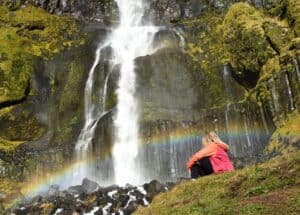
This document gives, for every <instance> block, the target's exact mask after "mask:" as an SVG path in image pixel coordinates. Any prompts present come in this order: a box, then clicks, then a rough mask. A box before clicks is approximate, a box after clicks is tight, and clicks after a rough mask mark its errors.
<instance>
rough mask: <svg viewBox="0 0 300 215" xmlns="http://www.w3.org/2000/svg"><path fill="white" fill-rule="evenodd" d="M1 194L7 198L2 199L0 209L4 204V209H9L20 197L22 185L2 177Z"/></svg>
mask: <svg viewBox="0 0 300 215" xmlns="http://www.w3.org/2000/svg"><path fill="white" fill-rule="evenodd" d="M0 193H1V194H2V195H4V196H5V198H4V199H0V208H1V204H3V206H4V208H8V207H9V206H11V205H12V204H13V203H14V202H13V201H14V200H15V199H16V198H18V197H19V196H20V194H21V184H20V183H18V182H17V181H14V180H11V179H7V178H2V177H0Z"/></svg>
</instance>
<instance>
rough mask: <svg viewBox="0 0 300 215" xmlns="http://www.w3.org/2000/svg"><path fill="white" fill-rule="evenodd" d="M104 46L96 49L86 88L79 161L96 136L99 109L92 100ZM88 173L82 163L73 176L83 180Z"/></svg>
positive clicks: (79, 143) (77, 151)
mask: <svg viewBox="0 0 300 215" xmlns="http://www.w3.org/2000/svg"><path fill="white" fill-rule="evenodd" d="M102 48H103V46H99V47H98V48H97V50H96V56H95V60H94V63H93V66H92V68H91V70H90V71H89V75H88V79H87V82H86V85H85V90H84V120H85V122H84V127H83V129H82V130H81V132H80V135H79V138H78V141H77V143H76V146H75V152H76V159H77V161H82V160H85V159H86V158H87V156H88V153H89V151H90V148H91V142H92V139H93V137H94V132H95V128H96V126H97V119H96V117H97V116H98V115H99V113H100V110H98V109H97V108H96V106H95V104H93V102H92V92H93V87H94V73H95V69H96V67H97V65H98V64H99V61H100V55H101V50H102ZM87 175H88V170H87V169H86V168H84V167H82V166H81V165H79V166H78V168H77V172H75V174H74V176H73V180H76V181H81V180H82V179H83V178H84V177H86V176H87Z"/></svg>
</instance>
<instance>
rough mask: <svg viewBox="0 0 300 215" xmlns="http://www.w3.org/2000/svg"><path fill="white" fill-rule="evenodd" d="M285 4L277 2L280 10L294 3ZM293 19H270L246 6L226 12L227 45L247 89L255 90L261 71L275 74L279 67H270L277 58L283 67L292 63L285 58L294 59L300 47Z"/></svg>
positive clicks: (224, 34) (235, 7)
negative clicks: (291, 20)
mask: <svg viewBox="0 0 300 215" xmlns="http://www.w3.org/2000/svg"><path fill="white" fill-rule="evenodd" d="M283 2H285V3H284V5H281V4H279V3H278V5H279V7H278V8H281V9H282V10H283V8H286V7H287V5H290V4H292V2H293V1H283ZM295 4H296V3H295ZM297 4H298V3H297ZM295 7H296V8H297V7H298V5H295ZM278 8H277V9H278ZM290 19H291V18H289V16H283V15H282V14H281V16H280V17H279V16H277V17H270V16H268V15H266V14H265V13H264V11H262V10H258V9H256V8H254V7H252V6H250V5H249V4H246V3H237V4H234V5H233V6H232V7H231V8H230V9H229V11H228V12H227V14H226V16H225V19H224V22H223V37H224V43H225V44H226V51H227V52H228V55H229V61H230V63H231V65H232V66H233V68H234V69H235V73H236V75H237V77H238V78H239V79H240V82H241V83H242V84H243V85H244V86H245V87H246V88H248V89H250V88H253V87H255V86H256V83H257V82H256V81H257V80H259V78H260V74H261V73H262V72H264V73H271V72H272V71H274V69H276V68H270V67H271V66H272V65H271V64H270V62H271V63H272V62H274V61H276V60H278V59H276V58H278V57H280V63H281V64H282V65H281V67H284V66H286V64H289V63H290V62H289V61H288V60H285V59H284V58H285V56H294V55H295V53H296V50H294V49H295V48H296V46H297V45H296V44H297V42H296V35H295V33H294V31H293V29H294V22H295V21H294V22H293V23H291V22H290ZM294 19H295V20H296V19H297V17H294ZM295 43H296V44H295ZM272 58H275V59H272ZM266 64H269V65H266ZM275 66H278V63H277V64H275ZM280 71H284V69H282V68H281V70H280ZM251 79H252V80H253V81H251Z"/></svg>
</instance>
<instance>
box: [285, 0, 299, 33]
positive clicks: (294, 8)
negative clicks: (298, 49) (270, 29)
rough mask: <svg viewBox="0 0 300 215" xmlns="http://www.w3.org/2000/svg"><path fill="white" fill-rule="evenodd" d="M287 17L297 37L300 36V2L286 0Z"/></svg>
mask: <svg viewBox="0 0 300 215" xmlns="http://www.w3.org/2000/svg"><path fill="white" fill-rule="evenodd" d="M285 2H286V7H287V17H288V20H289V23H290V24H291V26H293V28H294V31H295V33H296V35H297V36H298V37H299V36H300V2H299V1H298V0H286V1H285Z"/></svg>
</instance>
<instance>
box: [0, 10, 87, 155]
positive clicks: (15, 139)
mask: <svg viewBox="0 0 300 215" xmlns="http://www.w3.org/2000/svg"><path fill="white" fill-rule="evenodd" d="M4 5H6V6H7V7H6V6H0V103H1V102H4V101H14V100H20V99H21V98H24V96H25V89H26V88H27V87H28V84H29V83H30V82H31V80H32V79H31V78H32V74H33V72H34V71H36V70H37V69H38V68H37V66H38V64H39V62H40V61H41V60H48V59H50V58H51V57H52V56H53V55H55V54H57V53H59V52H61V51H64V50H65V49H67V48H69V47H74V46H78V45H81V44H83V43H84V42H85V40H84V36H83V35H81V33H80V32H79V24H78V23H77V21H75V20H74V19H71V18H69V17H64V16H55V15H51V14H49V13H47V12H46V11H44V10H43V9H40V8H36V7H32V6H26V7H24V8H21V9H18V7H16V8H15V9H16V10H12V9H11V8H8V6H9V5H8V4H4ZM31 84H32V82H31ZM70 85H71V86H73V85H72V83H71V84H70ZM73 87H75V88H76V86H73ZM30 88H31V87H30ZM36 93H38V92H35V91H34V89H30V95H34V94H36ZM64 95H65V94H64ZM66 96H68V95H66ZM72 99H73V100H75V99H76V98H74V97H73V98H72ZM77 99H79V97H77ZM64 101H66V100H64ZM68 101H71V98H70V99H69V100H68ZM28 109H30V107H28ZM31 112H32V111H30V110H27V107H25V106H24V105H22V106H20V105H19V106H14V107H10V108H4V109H1V112H0V120H1V121H4V122H5V123H4V124H5V125H4V126H5V127H3V128H1V131H0V136H1V141H0V149H6V151H7V149H9V150H12V149H13V146H18V145H19V144H20V143H22V142H24V141H28V140H36V139H38V138H39V137H41V136H42V135H43V134H44V132H45V129H46V128H45V127H44V126H42V125H41V124H40V123H39V122H38V120H37V119H36V118H35V116H34V115H33V114H32V113H31Z"/></svg>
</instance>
